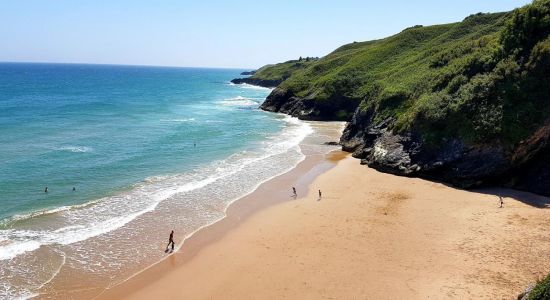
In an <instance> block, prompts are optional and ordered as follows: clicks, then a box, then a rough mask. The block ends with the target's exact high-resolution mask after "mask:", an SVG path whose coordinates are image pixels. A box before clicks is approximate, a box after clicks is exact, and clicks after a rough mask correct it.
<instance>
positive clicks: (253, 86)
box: [231, 83, 273, 90]
mask: <svg viewBox="0 0 550 300" xmlns="http://www.w3.org/2000/svg"><path fill="white" fill-rule="evenodd" d="M231 85H234V86H238V87H241V88H243V89H253V90H273V88H267V87H263V86H257V85H252V84H248V83H239V84H234V83H231Z"/></svg>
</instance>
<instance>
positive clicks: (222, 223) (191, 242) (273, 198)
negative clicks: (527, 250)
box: [93, 150, 348, 299]
mask: <svg viewBox="0 0 550 300" xmlns="http://www.w3.org/2000/svg"><path fill="white" fill-rule="evenodd" d="M347 155H348V153H347V152H343V151H341V150H333V151H331V152H329V153H328V154H324V155H320V154H313V155H311V154H310V155H306V156H305V158H304V160H302V161H301V162H299V163H298V164H297V165H296V166H295V167H294V168H293V169H291V170H289V171H288V172H286V173H283V174H281V175H278V176H275V177H274V178H271V179H269V180H267V181H265V182H263V183H261V184H260V185H259V186H258V187H257V188H256V189H255V190H254V191H252V192H251V193H249V194H247V195H245V196H243V197H241V198H239V199H237V200H235V201H234V202H232V203H231V204H230V205H229V206H228V207H227V210H226V216H225V217H224V218H222V219H220V220H218V221H216V222H214V223H212V224H209V225H207V226H204V227H202V228H200V229H198V230H197V231H195V232H194V233H192V234H191V235H190V236H189V237H187V238H185V239H184V241H183V242H182V244H180V245H179V246H178V249H176V250H175V251H174V253H172V254H170V255H168V256H166V257H164V258H163V259H162V260H160V261H158V262H156V263H154V264H153V265H151V266H149V267H147V268H145V269H143V270H141V271H140V272H138V273H136V274H134V275H132V276H131V277H130V278H128V279H126V280H124V281H123V282H121V283H119V284H117V285H115V286H112V287H110V288H108V289H106V290H104V291H103V292H102V293H100V294H99V295H96V296H94V297H93V299H120V298H122V297H124V295H127V294H129V291H133V290H135V289H136V288H137V287H141V286H145V285H148V284H150V283H152V282H154V281H156V280H157V279H158V280H160V279H161V278H162V276H163V275H165V274H166V273H169V272H171V271H173V270H174V269H175V268H178V267H181V266H183V265H185V264H186V263H187V262H189V261H190V260H192V259H193V258H194V257H195V256H196V255H197V254H198V253H199V252H200V251H201V250H202V249H204V248H205V247H208V246H209V245H211V244H213V243H215V242H217V241H219V240H220V239H222V238H223V237H224V236H225V235H226V234H228V233H229V232H230V231H232V230H234V229H235V228H236V227H238V226H240V225H241V224H242V222H244V221H246V220H247V219H248V218H250V217H251V216H253V215H255V214H256V213H258V212H260V211H262V210H265V209H267V208H269V207H271V206H274V205H277V204H280V203H284V202H289V201H294V200H298V199H300V197H296V198H295V197H292V187H293V186H294V187H296V189H297V190H298V193H301V191H302V192H303V191H307V190H308V189H309V185H310V184H311V183H312V182H313V181H314V179H315V178H316V177H318V176H319V175H321V174H323V173H324V172H326V171H328V170H330V169H331V168H333V167H335V166H336V163H337V162H338V161H339V160H341V159H343V158H344V157H345V156H347ZM283 184H284V185H286V186H288V190H280V189H279V188H278V187H280V185H283ZM266 192H270V196H268V197H262V196H261V195H263V194H264V193H266ZM261 198H263V201H258V199H261Z"/></svg>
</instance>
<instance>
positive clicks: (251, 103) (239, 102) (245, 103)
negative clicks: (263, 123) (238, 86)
mask: <svg viewBox="0 0 550 300" xmlns="http://www.w3.org/2000/svg"><path fill="white" fill-rule="evenodd" d="M219 103H220V104H221V105H223V106H235V107H258V106H259V105H260V100H259V99H254V98H245V97H242V96H237V97H234V98H228V99H224V100H223V101H220V102H219Z"/></svg>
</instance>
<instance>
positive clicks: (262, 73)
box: [231, 57, 318, 87]
mask: <svg viewBox="0 0 550 300" xmlns="http://www.w3.org/2000/svg"><path fill="white" fill-rule="evenodd" d="M317 60H318V59H317V58H309V57H308V58H304V59H302V58H300V59H297V60H289V61H286V62H283V63H278V64H273V65H266V66H263V67H261V68H260V69H258V70H256V71H255V72H254V75H252V76H250V77H246V78H236V79H233V80H231V82H233V83H236V84H239V83H248V84H254V85H259V86H263V87H276V86H278V85H279V84H281V83H282V82H283V81H284V80H286V79H287V78H289V77H290V75H292V74H293V73H294V72H296V71H298V70H301V69H304V68H306V67H308V66H310V65H311V64H313V63H314V62H315V61H317Z"/></svg>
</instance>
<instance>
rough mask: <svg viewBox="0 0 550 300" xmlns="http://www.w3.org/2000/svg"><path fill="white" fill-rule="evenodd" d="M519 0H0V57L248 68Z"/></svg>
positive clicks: (505, 7) (498, 8) (501, 7)
mask: <svg viewBox="0 0 550 300" xmlns="http://www.w3.org/2000/svg"><path fill="white" fill-rule="evenodd" d="M529 2H530V1H528V0H454V1H441V0H439V1H437V0H426V1H422V0H418V1H413V0H381V1H367V0H363V1H361V0H338V1H328V0H326V1H325V0H317V1H315V0H292V1H291V0H282V1H259V0H257V1H251V0H250V1H248V0H229V1H215V0H194V1H153V0H151V1H147V2H146V1H130V0H126V1H125V0H118V1H116V0H112V1H103V0H83V1H79V0H77V1H74V0H32V1H30V0H0V61H26V62H30V61H33V62H73V63H106V64H135V65H163V66H195V67H200V66H201V67H242V68H256V67H260V66H262V65H264V64H267V63H273V62H280V61H285V60H288V59H293V58H297V57H299V56H323V55H326V54H327V53H329V52H331V51H332V50H334V49H335V48H337V47H338V46H340V45H342V44H345V43H349V42H353V41H365V40H371V39H378V38H382V37H386V36H389V35H392V34H395V33H397V32H399V31H401V30H402V29H404V28H406V27H409V26H413V25H417V24H422V25H430V24H440V23H449V22H456V21H460V20H462V19H463V18H464V17H466V16H468V15H470V14H473V13H477V12H498V11H508V10H511V9H513V8H516V7H520V6H522V5H525V4H527V3H529Z"/></svg>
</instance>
